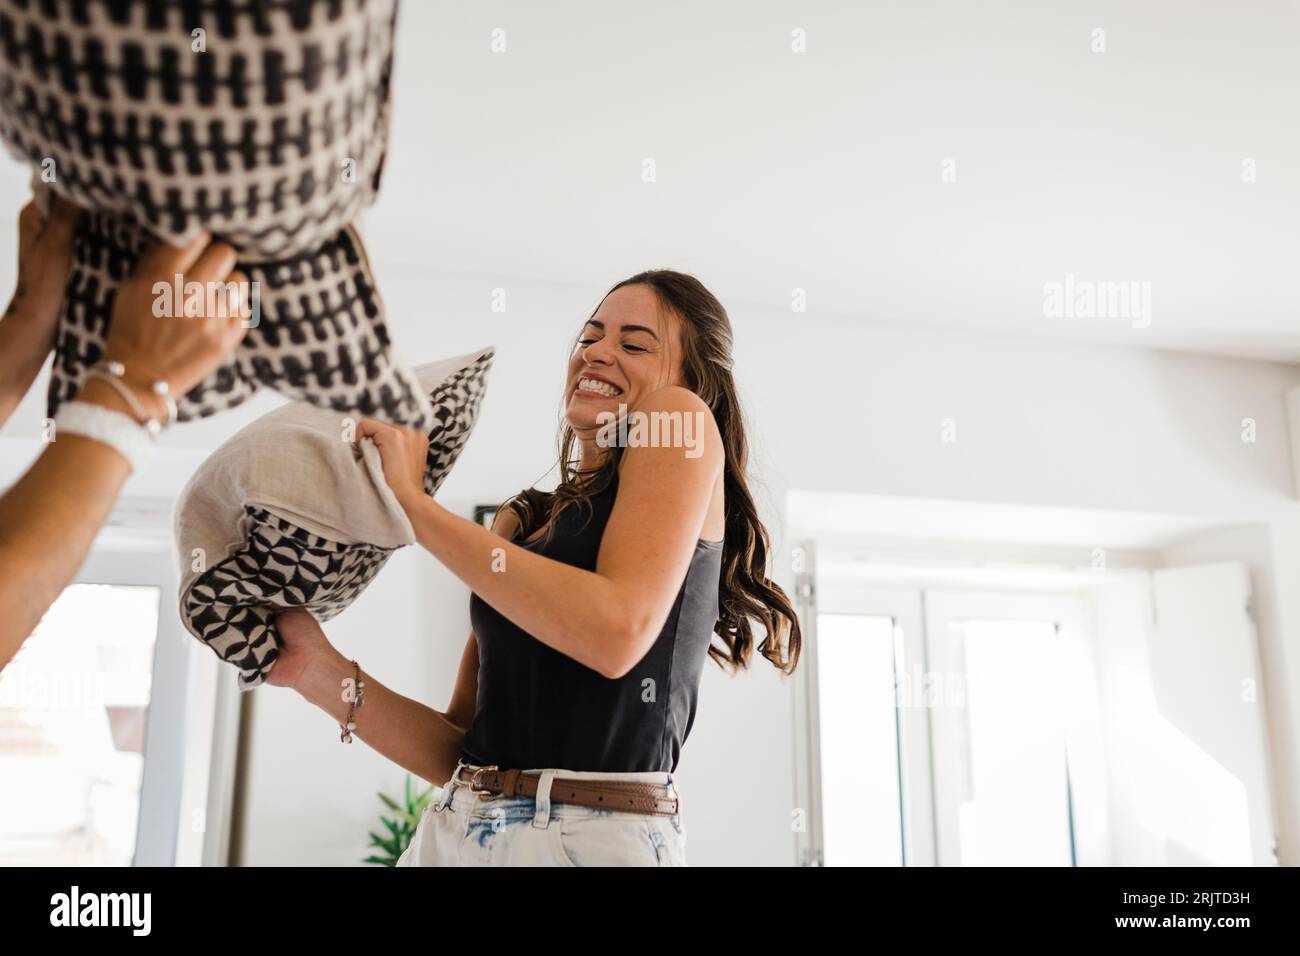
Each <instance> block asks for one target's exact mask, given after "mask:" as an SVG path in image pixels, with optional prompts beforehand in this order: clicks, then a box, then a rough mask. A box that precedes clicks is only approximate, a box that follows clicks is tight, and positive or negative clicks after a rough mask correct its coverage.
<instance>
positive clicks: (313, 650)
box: [266, 607, 342, 689]
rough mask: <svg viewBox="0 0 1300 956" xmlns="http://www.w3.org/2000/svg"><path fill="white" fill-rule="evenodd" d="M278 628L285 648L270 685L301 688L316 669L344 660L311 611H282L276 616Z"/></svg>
mask: <svg viewBox="0 0 1300 956" xmlns="http://www.w3.org/2000/svg"><path fill="white" fill-rule="evenodd" d="M275 627H276V630H278V631H279V632H280V641H281V644H282V646H281V648H280V656H279V657H277V658H276V659H275V664H274V666H273V667H272V668H271V670H270V672H269V673H268V674H267V675H266V682H267V683H268V684H271V685H273V686H275V687H291V688H295V689H297V688H299V687H300V686H302V684H303V683H304V680H305V678H306V677H307V675H308V674H309V673H310V672H311V671H312V670H316V669H319V667H320V665H322V664H325V663H327V662H330V661H332V660H333V659H335V658H338V659H339V660H341V659H342V658H341V656H340V655H339V652H338V651H336V650H335V649H334V645H333V644H331V643H330V642H329V638H327V637H326V636H325V632H324V631H323V630H322V629H321V626H320V622H319V621H317V620H316V618H314V617H313V616H312V614H311V612H310V611H307V610H305V609H303V608H300V607H295V608H289V609H288V610H286V611H281V612H280V613H279V614H277V615H276V616H275Z"/></svg>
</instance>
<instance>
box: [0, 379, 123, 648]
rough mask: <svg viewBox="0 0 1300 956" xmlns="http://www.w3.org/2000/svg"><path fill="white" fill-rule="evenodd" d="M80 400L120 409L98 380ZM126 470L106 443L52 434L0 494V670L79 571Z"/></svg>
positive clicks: (112, 395) (118, 489) (116, 397)
mask: <svg viewBox="0 0 1300 956" xmlns="http://www.w3.org/2000/svg"><path fill="white" fill-rule="evenodd" d="M105 393H107V394H105ZM81 398H82V399H83V400H85V401H92V402H94V403H96V404H103V405H105V406H107V407H110V408H113V409H114V410H117V411H123V410H124V409H123V407H122V405H121V404H119V403H120V402H121V400H120V397H118V396H117V395H116V393H114V392H112V390H111V389H110V388H108V386H104V385H103V383H102V382H95V381H92V382H91V383H90V384H88V385H87V386H86V388H85V389H83V391H82V395H81ZM130 473H131V468H130V466H129V465H128V464H127V462H126V459H124V458H123V457H122V456H121V455H119V454H118V453H117V452H116V451H114V450H113V449H112V448H110V447H108V446H107V445H104V444H101V443H100V442H97V441H92V440H91V439H88V438H82V437H81V436H79V435H65V436H63V437H61V438H60V437H58V436H56V440H55V441H54V442H53V443H51V444H50V445H48V446H46V448H45V450H44V451H43V452H42V453H41V456H40V457H39V458H37V459H36V462H35V464H33V465H32V467H31V468H30V469H28V471H27V473H26V474H25V475H23V476H22V478H20V479H18V481H17V483H16V484H14V486H13V487H12V488H10V489H9V490H8V491H6V492H5V493H4V495H3V496H0V568H3V569H4V573H3V574H0V607H2V608H4V609H5V613H4V614H3V615H0V667H4V666H5V664H7V663H9V661H10V659H11V658H12V657H13V656H14V654H16V653H17V652H18V648H19V646H20V645H21V644H22V642H23V641H24V640H26V638H27V637H28V635H30V634H31V633H32V631H33V630H35V629H36V625H37V624H39V623H40V620H41V617H42V616H43V615H44V614H45V611H46V610H47V609H48V608H49V606H50V605H51V604H53V603H54V601H55V599H56V598H57V597H58V596H59V594H60V593H61V592H62V591H63V589H64V588H65V587H66V586H67V585H68V583H69V582H70V581H71V580H72V578H73V576H74V575H75V574H76V573H77V569H78V568H79V567H81V563H82V562H83V561H84V560H85V559H86V554H87V553H88V552H89V551H90V546H91V545H92V544H93V543H94V540H95V535H96V533H97V532H98V531H99V528H100V526H101V525H103V523H104V521H105V519H107V517H108V515H109V512H110V511H112V509H113V503H114V502H115V501H116V500H117V496H118V494H119V493H120V492H121V490H122V485H123V484H125V483H126V479H127V477H128V476H129V475H130Z"/></svg>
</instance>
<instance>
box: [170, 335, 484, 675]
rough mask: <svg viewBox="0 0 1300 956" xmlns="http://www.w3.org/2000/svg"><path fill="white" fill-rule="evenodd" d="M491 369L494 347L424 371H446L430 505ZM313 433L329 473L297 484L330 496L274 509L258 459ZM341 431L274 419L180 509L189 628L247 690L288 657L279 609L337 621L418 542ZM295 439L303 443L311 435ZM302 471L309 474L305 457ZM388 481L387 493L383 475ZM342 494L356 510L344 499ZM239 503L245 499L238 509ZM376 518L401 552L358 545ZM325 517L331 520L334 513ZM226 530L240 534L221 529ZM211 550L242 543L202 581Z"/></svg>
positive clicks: (434, 431)
mask: <svg viewBox="0 0 1300 956" xmlns="http://www.w3.org/2000/svg"><path fill="white" fill-rule="evenodd" d="M492 359H493V352H492V350H491V349H485V350H481V351H480V352H478V353H472V354H471V355H470V356H466V357H464V359H462V360H451V361H450V362H448V363H437V364H436V365H431V366H422V367H421V369H419V370H418V371H419V372H420V374H421V376H422V378H423V377H424V376H425V374H426V370H430V369H436V371H437V374H436V375H435V376H434V377H437V378H439V381H440V384H438V385H437V387H436V388H434V389H433V390H432V393H431V394H430V396H429V397H430V402H431V404H432V406H433V410H434V418H435V424H434V426H433V427H432V428H431V429H430V432H429V453H428V456H427V459H426V462H425V473H424V488H425V491H426V492H427V493H428V494H430V495H433V494H434V493H436V492H437V490H438V488H439V487H440V486H441V485H442V482H443V480H444V479H445V478H446V477H447V474H448V473H449V472H450V471H451V467H452V465H453V464H455V461H456V459H457V457H459V455H460V452H461V450H462V449H463V448H464V446H465V442H466V441H467V440H468V438H469V434H470V432H471V430H472V429H473V427H474V423H475V421H476V420H477V417H478V409H479V404H480V402H481V401H482V398H483V393H484V390H485V388H486V382H487V374H488V371H489V369H490V368H491V365H492ZM448 365H452V366H456V367H455V368H454V370H453V371H452V372H451V374H448V375H443V372H444V370H445V369H446V367H447V366H448ZM304 423H306V427H309V428H312V429H318V430H319V432H320V434H319V437H318V440H317V439H314V440H313V441H312V442H308V443H307V444H306V445H305V447H307V448H309V449H315V450H317V451H318V452H319V454H318V456H314V457H317V458H318V459H319V460H318V464H317V466H316V468H317V470H318V473H312V472H308V473H304V474H301V475H291V476H289V481H290V482H291V483H296V484H300V485H302V484H304V483H305V485H306V486H310V487H312V488H315V487H318V486H319V487H324V488H329V489H332V492H331V498H330V500H329V501H322V502H320V503H319V505H318V507H315V508H314V507H313V506H312V504H311V503H310V502H309V500H308V499H309V498H310V494H309V493H308V492H307V491H306V490H305V489H304V491H303V492H302V494H301V495H300V497H299V498H298V499H296V500H295V501H294V502H293V504H292V507H287V506H284V505H279V506H277V505H272V504H267V503H266V502H265V501H264V500H263V499H264V498H277V493H272V492H269V490H268V489H266V488H264V487H260V486H259V483H260V482H261V481H263V479H261V478H259V475H263V476H264V475H266V474H268V472H267V471H265V470H262V471H259V470H258V469H257V468H256V467H249V466H252V465H256V464H257V463H256V462H253V461H252V460H251V459H252V458H254V457H255V456H262V455H267V454H272V455H273V454H274V451H275V449H276V448H277V446H279V445H280V444H281V443H282V439H286V440H287V439H290V438H295V436H300V433H301V429H302V428H303V427H304ZM334 424H335V422H334V420H333V419H331V418H329V417H328V416H322V415H321V414H320V413H318V412H316V411H313V412H312V413H311V415H310V417H308V418H304V417H303V410H302V409H301V408H298V409H292V408H291V409H290V410H289V412H288V413H285V412H283V411H281V412H272V413H271V415H269V416H266V417H265V418H264V419H261V420H259V421H258V422H254V423H253V425H251V426H249V427H248V428H247V429H245V430H244V431H242V432H240V433H239V434H237V435H235V436H234V438H232V439H231V441H230V442H227V443H226V445H223V446H222V448H220V449H218V450H217V451H216V452H214V453H213V455H212V456H211V457H210V458H209V459H208V461H207V462H205V463H204V465H203V466H200V468H199V470H198V471H197V472H196V473H195V475H194V477H193V478H192V479H191V480H190V482H189V484H188V485H187V486H186V488H185V490H184V491H182V493H181V496H180V499H179V501H178V506H177V543H178V548H179V552H180V558H181V561H182V582H181V591H180V612H181V620H182V621H183V623H184V624H185V626H186V628H187V629H188V630H189V631H190V633H192V634H193V635H194V636H195V637H197V638H198V639H199V640H201V641H203V643H205V644H206V645H208V647H210V648H211V649H212V650H213V651H214V652H215V653H216V654H217V655H218V656H219V657H220V658H221V659H222V660H224V661H227V662H229V663H231V664H233V665H235V666H236V667H238V668H239V670H240V676H239V681H240V686H241V687H243V688H245V689H247V688H252V687H255V686H257V685H258V684H260V683H262V682H263V681H264V680H265V679H266V674H267V672H268V671H270V669H271V667H272V666H273V665H274V663H275V660H276V658H277V657H278V656H279V650H280V646H281V642H280V638H279V634H278V633H277V631H276V628H275V622H274V615H275V613H276V612H277V611H279V610H282V609H284V608H289V607H303V608H306V609H308V610H309V611H311V612H312V613H313V615H315V617H316V618H317V619H318V620H321V621H327V620H329V619H330V618H332V617H334V616H335V615H336V614H338V613H339V612H340V611H342V610H343V609H344V608H346V607H347V606H348V605H350V604H351V603H352V601H353V600H355V599H356V597H357V596H358V595H359V594H360V593H361V592H362V591H363V590H365V588H366V587H367V585H369V583H370V582H371V581H372V580H373V579H374V577H375V575H376V574H378V573H379V570H380V569H381V568H382V567H383V566H384V563H385V562H386V561H387V560H388V558H389V556H390V555H391V554H392V553H393V552H394V551H395V550H397V548H398V547H401V546H402V545H403V544H407V543H411V542H412V541H413V540H414V538H413V535H411V534H410V533H409V523H405V518H404V516H402V515H401V514H400V513H396V514H395V513H393V512H394V510H395V509H396V510H397V511H399V512H400V509H397V506H396V503H395V501H393V500H389V499H388V497H387V495H386V494H385V493H384V489H383V488H382V487H381V486H380V484H377V483H376V481H375V478H376V476H375V475H374V474H373V469H371V471H369V472H368V471H367V470H366V468H365V466H364V465H363V464H358V463H356V462H355V460H354V459H355V456H348V457H345V456H343V455H340V454H338V453H337V447H336V443H338V442H339V438H338V436H337V435H336V434H334V432H333V431H332V429H333V428H334ZM295 440H297V441H299V442H300V443H301V438H300V437H297V438H296V439H295ZM297 462H298V467H300V468H301V467H302V461H301V459H297ZM273 468H274V463H272V470H273ZM232 475H233V476H235V477H234V478H233V479H232V477H231V476H232ZM378 481H379V482H380V483H382V475H380V476H379V478H378ZM280 487H281V488H282V487H283V486H280ZM340 491H341V492H342V493H344V494H346V495H347V496H350V498H351V499H352V500H348V501H343V502H338V501H336V500H334V496H335V495H337V494H338V493H339V492H340ZM264 492H265V493H264ZM278 494H282V491H280V492H278ZM235 497H238V498H239V499H240V500H238V501H236V500H232V499H233V498H235ZM277 500H282V499H278V498H277ZM367 509H369V510H370V514H371V515H372V516H373V515H374V514H376V513H378V514H380V515H381V517H382V516H384V515H385V514H386V516H387V517H389V518H391V519H392V520H391V522H390V523H388V524H387V525H386V528H388V529H389V530H387V531H386V532H385V536H386V537H387V538H388V539H389V541H391V542H394V543H391V544H373V543H369V542H366V541H364V540H355V539H356V537H357V535H358V534H363V532H361V531H359V530H358V527H357V524H353V525H351V526H349V521H354V522H356V523H358V524H359V523H365V522H368V523H369V525H370V526H371V527H374V522H373V518H372V519H365V518H363V517H362V513H363V512H366V511H367ZM326 511H328V512H329V513H328V515H326V514H324V513H323V512H326ZM213 515H225V516H226V518H218V519H217V520H216V522H215V524H216V525H217V526H215V527H214V520H213ZM306 518H309V519H312V523H321V524H324V525H328V526H331V527H336V528H338V530H339V531H340V532H341V533H340V534H338V535H336V536H335V537H331V536H330V535H326V534H321V533H319V532H318V531H314V530H311V529H309V528H306V527H303V525H304V524H307V523H308V521H307V520H305V519H306ZM227 520H228V521H229V523H230V525H232V526H234V527H230V528H227V527H221V526H220V525H221V524H222V522H223V521H227ZM403 525H404V526H405V530H406V532H407V533H406V534H405V536H403V532H402V530H401V528H402V526H403ZM393 529H396V530H393ZM336 538H346V539H347V540H337V539H336ZM212 541H222V542H229V541H233V542H234V544H233V546H231V547H228V548H226V549H225V551H226V553H224V554H218V555H216V556H215V557H216V558H217V559H218V560H216V562H215V563H214V564H211V565H210V566H208V567H206V568H205V569H202V570H198V571H197V572H194V569H193V568H190V569H189V570H190V571H191V572H193V573H186V567H185V566H184V565H185V562H187V561H189V560H190V557H191V555H192V554H193V552H194V551H195V545H196V543H202V544H203V545H204V548H203V550H204V551H205V552H206V550H208V548H210V547H211V545H210V544H208V542H212ZM204 557H205V558H206V557H207V555H206V553H205V554H204Z"/></svg>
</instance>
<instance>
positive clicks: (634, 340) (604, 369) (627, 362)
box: [565, 284, 682, 436]
mask: <svg viewBox="0 0 1300 956" xmlns="http://www.w3.org/2000/svg"><path fill="white" fill-rule="evenodd" d="M680 334H681V320H680V319H678V317H677V316H676V315H674V314H672V313H671V312H670V311H669V310H666V309H663V310H661V307H660V304H659V297H658V295H657V294H656V293H655V291H654V289H652V288H651V287H650V286H648V285H639V284H638V285H625V286H623V287H622V288H620V289H615V290H614V291H613V292H611V293H610V294H609V295H608V296H606V297H605V301H604V302H602V303H601V304H600V308H599V309H597V310H596V314H595V315H594V316H592V317H591V319H589V320H588V321H587V324H586V325H585V326H583V329H582V332H581V333H580V335H579V336H578V343H577V345H576V347H575V348H574V350H573V355H572V356H571V357H570V358H569V375H568V379H567V381H566V384H565V398H566V404H565V417H566V418H567V419H568V421H569V424H570V425H571V426H572V427H573V430H574V431H575V432H577V433H578V435H580V436H583V435H589V434H591V433H594V432H595V430H596V429H597V428H599V427H600V426H601V425H602V424H605V423H607V422H608V421H609V418H608V417H605V418H603V419H602V418H601V417H600V416H601V414H602V413H610V414H613V415H618V413H619V406H620V405H626V406H627V407H628V408H635V407H636V405H637V404H638V402H639V401H640V400H641V399H642V398H644V397H645V396H646V395H648V394H650V393H651V392H653V391H654V390H655V389H658V388H663V387H664V386H665V385H681V384H682V381H681V354H682V350H681V341H680Z"/></svg>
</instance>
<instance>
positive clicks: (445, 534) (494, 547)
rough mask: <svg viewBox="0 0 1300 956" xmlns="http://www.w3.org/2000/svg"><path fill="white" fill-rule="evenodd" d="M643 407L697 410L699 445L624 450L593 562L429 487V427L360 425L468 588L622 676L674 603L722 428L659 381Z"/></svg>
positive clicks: (433, 544) (434, 550)
mask: <svg viewBox="0 0 1300 956" xmlns="http://www.w3.org/2000/svg"><path fill="white" fill-rule="evenodd" d="M637 412H638V413H641V414H646V415H650V416H653V415H656V414H667V415H693V416H694V415H701V416H702V417H700V418H698V419H695V420H697V421H701V422H704V423H705V429H704V435H703V441H702V442H701V443H700V444H699V445H698V446H697V447H696V449H695V450H698V452H699V453H698V454H687V453H686V450H684V449H682V448H675V447H663V446H660V447H629V448H627V449H625V450H624V453H623V461H622V470H621V471H620V473H619V491H618V497H617V499H616V501H615V505H614V510H613V513H612V514H611V516H610V519H609V524H608V525H607V526H606V528H605V534H604V537H603V539H602V541H601V547H600V555H599V558H598V560H597V565H596V570H595V571H585V570H582V569H580V568H576V567H573V566H572V565H568V564H564V563H563V562H561V561H555V560H553V559H551V558H547V557H544V556H542V555H539V554H535V553H533V552H531V551H529V550H528V549H526V548H522V547H520V546H518V545H516V544H512V543H509V542H503V541H501V539H500V538H499V537H497V536H496V535H493V534H491V533H490V532H488V531H487V530H486V529H484V528H482V527H481V526H479V525H477V524H475V523H474V522H473V521H469V520H467V519H465V518H462V517H459V516H458V515H455V514H453V513H452V512H450V511H448V510H447V509H445V508H443V507H442V506H441V505H439V504H438V503H437V502H436V501H434V500H432V499H431V498H429V497H428V496H427V495H425V494H424V491H423V487H422V469H423V462H424V450H423V449H424V447H425V446H426V444H427V442H426V441H425V439H424V436H422V435H419V434H418V433H417V432H413V431H411V430H409V429H401V428H397V427H396V426H393V425H387V424H385V423H381V422H374V421H371V420H369V419H367V420H365V421H364V422H362V426H361V428H359V429H358V434H359V437H361V436H364V437H370V438H371V439H372V440H373V441H374V442H375V444H376V445H377V446H378V447H379V451H380V454H381V455H382V456H383V459H384V474H385V479H386V480H387V481H388V483H389V485H390V486H391V487H392V488H393V491H394V493H395V494H396V496H397V498H398V500H399V501H400V502H401V503H402V506H403V507H404V508H405V509H406V512H407V514H408V515H409V516H410V519H411V523H412V525H413V526H414V527H415V531H416V537H417V538H418V540H419V542H420V544H422V545H423V546H424V547H425V548H426V549H427V550H428V551H429V552H430V553H431V554H433V556H434V557H436V558H437V559H438V560H439V561H441V562H442V563H443V564H444V565H446V566H447V567H448V568H449V569H450V570H451V572H452V573H453V574H455V575H456V576H457V577H458V578H460V579H461V580H462V581H463V582H465V584H466V585H468V586H469V588H470V590H472V591H473V592H474V593H475V594H477V595H478V596H479V597H481V598H482V599H483V600H484V601H486V602H487V603H488V604H490V605H492V607H494V608H495V609H496V610H497V611H498V612H499V613H501V614H502V615H504V616H505V617H507V618H509V619H510V620H511V621H513V622H514V623H515V624H516V625H517V626H518V627H520V628H522V629H523V630H524V631H526V632H528V633H529V634H531V635H532V636H533V637H535V638H536V639H537V640H539V641H541V642H542V643H544V644H546V645H548V646H550V647H553V648H555V649H556V650H557V651H560V652H561V653H563V654H566V655H568V656H569V657H571V658H573V659H574V660H576V661H578V662H579V663H581V664H585V665H586V666H587V667H590V668H592V669H593V670H595V671H597V672H599V673H601V674H603V675H604V676H606V677H610V678H617V677H621V676H622V675H624V674H626V673H627V672H628V671H629V670H630V669H631V668H632V667H634V666H635V665H636V663H637V662H638V661H639V660H641V658H642V657H644V656H645V653H646V651H647V650H649V648H650V646H651V645H652V644H653V643H654V640H655V638H656V637H657V636H658V634H659V631H660V630H661V629H662V628H663V625H664V621H665V620H667V617H668V613H669V612H670V611H671V610H672V605H673V601H674V600H675V599H676V595H677V591H678V590H679V588H680V586H681V582H682V579H683V577H684V576H685V574H686V570H687V568H688V567H689V566H690V561H691V556H692V555H693V553H694V551H695V546H696V542H697V541H698V540H699V538H700V536H701V535H700V532H701V529H702V528H703V526H704V521H705V518H706V517H707V515H708V510H709V505H710V503H711V501H712V496H713V494H714V491H715V489H716V486H717V483H718V482H719V481H721V480H722V468H723V464H724V451H723V446H722V438H721V435H720V433H719V431H718V427H717V424H716V422H714V420H713V416H712V414H711V413H710V411H709V408H708V406H707V405H705V404H704V402H703V401H701V400H700V398H699V397H698V396H696V395H695V394H694V393H692V392H690V391H688V390H687V389H684V388H678V387H669V388H663V389H659V390H658V391H656V392H654V393H652V394H651V395H649V396H647V397H646V400H645V401H644V402H643V403H642V404H641V405H640V406H639V407H638V409H637Z"/></svg>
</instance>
